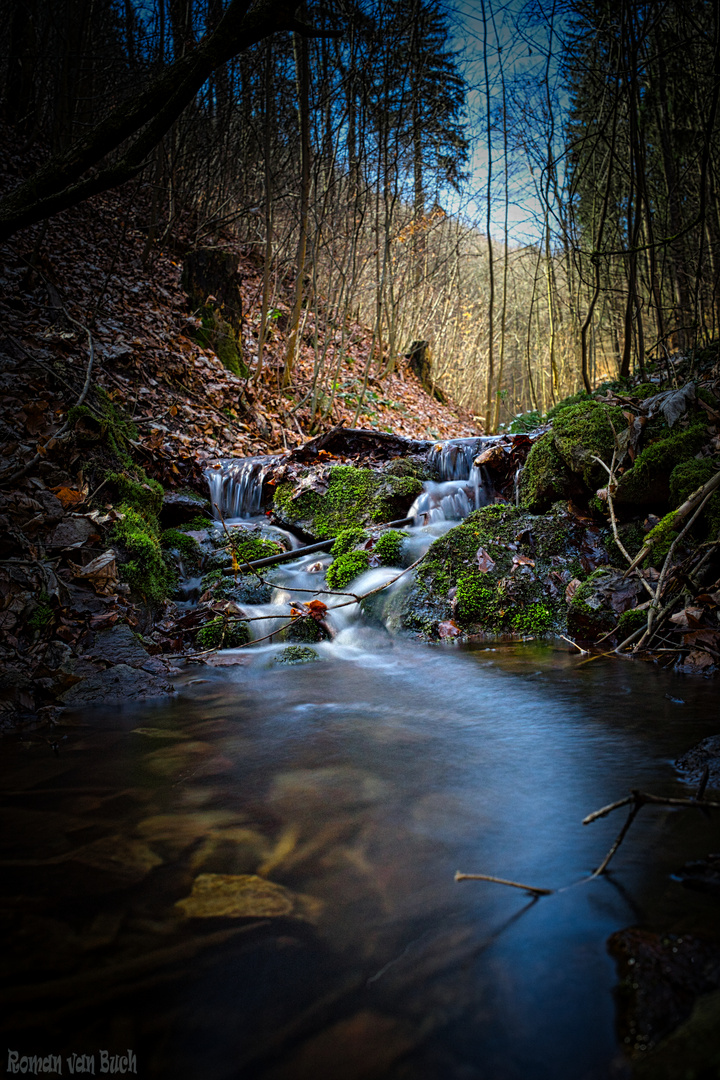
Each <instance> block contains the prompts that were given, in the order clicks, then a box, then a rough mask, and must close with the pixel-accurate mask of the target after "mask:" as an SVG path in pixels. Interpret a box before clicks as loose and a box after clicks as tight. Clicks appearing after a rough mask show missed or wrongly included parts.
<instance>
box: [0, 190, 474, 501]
mask: <svg viewBox="0 0 720 1080" xmlns="http://www.w3.org/2000/svg"><path fill="white" fill-rule="evenodd" d="M9 179H10V177H9V176H8V175H7V174H6V176H5V177H3V178H2V180H3V181H4V183H2V187H7V186H10V185H9V184H8V180H9ZM129 195H130V196H132V195H133V192H128V191H127V190H125V189H123V190H121V191H119V192H109V193H107V194H106V195H103V196H99V197H97V198H95V199H93V200H91V201H90V202H88V203H85V204H83V205H82V206H80V207H78V208H76V209H74V210H72V211H69V212H67V213H65V214H61V215H59V216H58V217H56V218H53V219H51V220H50V221H49V222H47V223H46V225H45V226H42V227H36V228H34V229H32V230H27V232H26V233H23V234H21V235H20V236H19V237H18V238H17V239H16V240H14V241H13V243H12V245H11V246H6V247H5V248H3V249H2V277H1V279H0V280H1V283H2V288H3V294H4V295H3V300H2V305H1V307H0V310H2V314H3V323H4V333H3V335H2V341H1V343H0V348H1V349H2V351H3V354H4V355H5V357H7V358H8V359H9V361H10V363H11V365H17V368H16V370H13V371H12V375H11V377H10V381H8V379H7V376H6V379H5V385H4V387H3V389H4V391H5V394H6V400H5V412H6V415H5V424H6V425H7V427H5V428H3V430H2V436H1V454H2V460H0V470H2V471H3V472H5V471H6V470H7V469H10V468H11V467H12V466H15V467H17V465H18V464H20V463H24V459H28V458H31V457H32V456H33V455H34V454H35V453H36V450H37V445H38V443H39V444H41V445H42V444H43V443H45V442H46V441H47V440H48V439H50V438H51V437H52V435H53V434H54V431H55V430H56V429H57V427H58V426H60V425H61V424H62V422H63V420H64V415H65V413H64V411H63V410H64V409H65V407H66V406H69V405H72V403H73V402H72V394H65V393H63V392H62V389H61V388H60V387H58V386H57V385H53V386H52V388H51V387H50V386H49V385H48V381H47V376H48V375H50V376H52V370H53V369H54V370H55V372H56V373H57V375H58V376H60V375H62V374H63V373H65V374H66V375H69V376H70V377H69V380H68V381H69V382H71V383H75V382H78V383H79V385H80V386H82V382H83V379H84V373H85V370H86V367H87V363H88V359H89V348H88V345H89V337H90V335H92V340H93V346H94V362H93V370H92V373H91V378H92V384H93V386H94V387H96V388H100V389H102V390H105V391H106V392H107V395H108V397H109V398H110V400H111V401H113V402H115V403H116V404H117V405H119V406H121V407H122V410H123V411H124V413H125V415H126V416H127V417H128V418H130V419H132V421H133V423H134V424H135V425H136V426H137V428H138V439H137V445H136V447H135V450H136V452H137V454H139V455H140V456H141V458H142V460H143V464H144V466H145V468H146V469H147V471H148V473H150V474H151V475H153V476H156V478H157V479H158V480H160V481H161V482H162V483H163V484H164V485H167V486H170V487H173V486H178V485H182V484H188V483H191V484H193V485H197V484H198V483H200V484H201V483H202V480H201V473H202V469H203V467H204V465H205V464H206V463H207V461H209V460H212V459H214V458H217V457H243V456H248V455H252V454H264V453H271V452H276V451H282V450H283V449H288V448H293V447H294V446H297V445H299V444H301V443H302V442H303V441H304V440H305V439H307V438H309V437H310V436H311V435H314V434H317V433H318V430H322V429H323V428H325V427H328V428H329V427H332V426H333V425H336V424H338V423H345V424H346V425H347V426H356V427H363V428H371V429H377V430H381V431H392V432H394V433H396V434H399V435H405V436H409V437H411V438H421V439H439V438H449V437H451V436H462V435H476V434H479V433H480V431H479V429H478V428H477V426H476V425H475V424H474V422H473V419H472V417H471V416H469V415H468V414H467V413H466V412H464V411H463V410H461V409H459V408H457V407H455V406H452V405H450V404H447V405H446V404H441V403H440V402H439V401H437V400H435V399H434V398H433V397H431V396H430V395H428V394H427V393H426V392H425V391H424V390H423V388H422V386H421V384H420V381H419V379H418V378H417V377H416V376H415V375H414V374H413V373H412V372H411V371H410V370H409V367H408V364H407V361H406V359H405V358H404V357H401V358H400V360H399V363H398V369H397V370H396V371H395V372H394V373H393V374H392V375H389V376H387V377H385V378H383V379H382V380H381V379H379V378H378V377H377V374H378V373H377V366H378V365H377V361H376V360H375V359H373V361H372V363H371V365H370V368H371V370H370V373H369V379H368V389H367V393H366V395H365V400H364V402H363V404H362V406H361V409H360V412H359V416H358V417H357V421H355V422H354V423H353V421H354V417H355V410H356V402H357V393H358V390H359V388H360V387H361V384H362V382H363V375H364V371H365V367H366V365H367V362H368V357H369V352H370V349H371V346H372V331H371V328H369V327H367V326H364V325H361V324H360V323H355V324H352V325H348V326H347V327H346V344H345V348H344V355H343V358H342V365H341V369H340V371H339V375H338V379H337V380H336V385H337V389H336V394H335V400H334V402H333V406H332V411H331V412H329V413H328V415H327V416H325V417H323V419H322V421H321V423H320V425H319V426H315V427H313V426H312V424H313V420H312V417H311V416H310V407H309V401H307V400H306V399H307V397H308V391H309V388H310V386H311V383H312V377H313V368H314V364H315V358H316V357H315V348H314V340H315V334H316V327H315V324H314V319H313V316H312V315H309V316H308V317H307V318H306V320H305V323H304V327H303V333H302V339H301V344H300V347H299V350H298V357H297V363H296V366H295V370H294V373H293V378H292V382H291V384H290V385H289V386H288V387H286V388H282V387H281V385H280V384H281V374H282V368H283V365H284V358H285V351H286V345H287V340H286V330H285V327H286V324H287V322H288V315H289V311H290V304H291V302H292V289H293V287H294V281H293V280H291V279H290V278H285V279H282V278H279V279H278V278H276V280H275V281H274V294H273V297H272V303H271V305H270V307H271V311H272V312H273V315H274V318H273V319H272V320H271V331H270V334H269V338H268V340H267V341H266V345H265V355H264V364H263V374H262V379H261V381H260V384H259V385H257V386H255V385H253V382H252V380H253V374H254V363H255V361H256V358H257V348H258V335H259V323H260V309H261V297H262V261H261V259H258V257H257V256H256V255H253V249H252V248H248V247H244V246H242V245H239V244H237V243H233V242H232V240H230V239H229V238H228V237H221V238H218V240H217V243H218V244H219V245H220V246H222V247H223V249H225V250H232V251H235V253H236V254H237V256H238V266H239V274H240V277H241V279H242V286H241V289H242V300H243V325H242V330H241V336H242V352H243V358H244V360H245V362H246V363H247V365H248V367H249V375H248V378H245V379H243V378H239V377H238V376H236V375H234V374H233V373H232V372H231V371H229V370H227V369H226V368H225V367H224V366H223V364H222V363H221V361H220V360H219V359H218V357H217V355H216V354H215V352H214V351H213V350H212V349H211V348H203V346H202V345H201V344H199V343H198V341H197V340H196V338H195V335H196V333H197V330H198V328H199V323H200V320H199V319H198V318H197V315H196V313H193V312H192V311H191V310H190V309H189V305H188V298H187V296H186V294H185V293H184V291H183V289H182V287H181V284H180V278H181V271H182V253H177V252H172V251H163V250H162V249H160V248H158V249H157V250H153V251H152V252H151V254H150V257H149V258H148V259H147V260H146V262H145V263H143V251H144V247H145V241H146V227H143V226H145V224H146V221H147V218H148V216H149V207H148V206H147V203H146V200H141V201H135V202H133V203H132V204H131V202H130V198H129ZM186 241H187V244H188V245H190V243H191V238H190V237H189V236H188V237H186ZM203 246H212V244H211V242H209V241H207V240H206V241H205V242H204V245H203ZM258 262H260V265H258ZM317 338H318V345H319V349H323V347H325V346H326V345H327V358H326V363H327V367H328V369H331V368H333V367H334V366H336V365H337V363H338V359H339V357H338V352H339V347H340V339H341V331H340V329H339V328H333V327H331V326H325V325H322V324H321V325H318V326H317ZM52 381H53V382H55V383H56V382H57V380H52ZM43 402H47V404H46V405H45V406H43V404H42V403H43ZM303 403H304V404H303ZM28 407H29V411H28ZM78 464H81V463H80V462H79V461H78ZM79 484H80V485H81V484H82V480H80V481H79Z"/></svg>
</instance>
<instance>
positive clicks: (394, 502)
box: [273, 465, 422, 540]
mask: <svg viewBox="0 0 720 1080" xmlns="http://www.w3.org/2000/svg"><path fill="white" fill-rule="evenodd" d="M294 491H295V488H294V486H293V484H291V483H288V482H285V483H281V484H278V486H277V488H276V489H275V498H274V503H273V506H274V510H275V514H276V517H277V518H278V520H279V521H280V522H281V523H283V524H285V525H290V526H295V527H296V528H299V529H301V530H302V531H303V532H305V533H306V534H307V535H308V536H312V537H316V538H317V539H319V540H324V539H326V538H328V537H331V536H337V535H338V534H339V533H341V532H343V531H344V530H347V529H363V528H366V527H367V526H368V525H371V524H374V523H380V522H384V521H392V520H394V519H397V518H400V517H404V516H405V514H406V513H407V511H408V509H409V508H410V506H411V504H412V502H413V501H414V499H415V498H416V497H417V496H418V495H419V494H420V492H421V491H422V482H421V481H420V480H418V479H417V477H414V476H392V475H383V474H382V473H377V472H374V471H373V470H372V469H358V468H355V466H354V465H335V466H334V467H333V468H331V469H330V471H329V474H328V478H327V487H326V489H325V490H324V491H312V490H305V491H302V492H301V493H300V494H299V495H298V496H297V497H296V498H294V497H293V493H294Z"/></svg>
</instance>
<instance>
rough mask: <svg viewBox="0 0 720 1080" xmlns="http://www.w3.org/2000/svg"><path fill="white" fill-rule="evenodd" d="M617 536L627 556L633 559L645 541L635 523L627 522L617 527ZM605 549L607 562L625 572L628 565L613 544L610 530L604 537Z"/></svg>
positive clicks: (639, 527) (637, 523)
mask: <svg viewBox="0 0 720 1080" xmlns="http://www.w3.org/2000/svg"><path fill="white" fill-rule="evenodd" d="M618 536H619V537H620V540H621V541H622V543H623V545H624V547H625V549H626V550H627V552H628V554H630V555H632V556H633V557H634V556H635V555H637V553H638V551H640V549H641V548H642V546H643V544H644V543H645V539H646V537H645V533H644V532H643V530H642V526H641V525H640V524H639V522H637V521H628V522H625V523H624V524H620V525H618ZM605 548H606V549H607V553H608V561H609V562H610V564H611V565H612V566H616V567H617V568H618V569H619V570H626V569H627V565H628V562H627V559H626V558H625V556H624V555H623V553H622V551H621V550H620V548H619V547H618V546H617V544H616V543H615V537H614V536H613V534H612V532H611V531H610V530H608V534H607V536H606V537H605Z"/></svg>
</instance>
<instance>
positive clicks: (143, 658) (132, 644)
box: [87, 623, 150, 668]
mask: <svg viewBox="0 0 720 1080" xmlns="http://www.w3.org/2000/svg"><path fill="white" fill-rule="evenodd" d="M87 653H88V655H89V656H91V657H92V658H93V660H107V661H108V662H109V663H111V664H128V665H129V666H130V667H136V668H141V667H143V666H144V665H145V664H147V662H148V660H149V659H150V657H149V656H148V654H147V652H146V650H145V649H144V648H143V647H142V645H141V644H140V642H139V641H138V639H137V638H136V637H135V634H133V632H132V630H131V629H130V627H129V626H128V625H127V623H120V624H118V625H117V626H113V627H112V628H111V629H110V630H103V631H102V632H101V633H99V634H97V636H96V638H95V643H94V644H93V645H92V646H91V648H89V649H88V650H87Z"/></svg>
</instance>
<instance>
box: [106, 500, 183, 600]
mask: <svg viewBox="0 0 720 1080" xmlns="http://www.w3.org/2000/svg"><path fill="white" fill-rule="evenodd" d="M118 510H119V512H120V513H121V514H123V519H122V521H118V522H117V523H116V525H115V527H114V528H113V531H112V533H111V539H112V540H113V541H114V542H115V543H116V544H118V545H119V546H120V547H121V549H122V550H123V551H124V553H125V555H126V556H127V561H126V562H125V563H122V564H121V565H120V567H119V571H120V577H121V578H122V580H123V581H126V582H127V583H128V585H129V586H130V588H131V589H133V590H134V591H135V592H138V593H141V594H142V595H144V596H145V597H146V598H147V599H148V600H150V601H152V602H154V603H159V602H160V601H162V600H164V599H165V598H166V597H167V596H168V595H169V594H170V592H171V591H172V589H173V588H174V586H175V582H176V575H175V572H174V570H173V569H172V568H171V567H170V566H168V564H167V563H166V562H165V559H164V557H163V552H162V547H161V545H160V537H159V530H158V527H157V524H155V523H153V522H152V521H148V520H147V518H145V517H144V516H143V515H142V514H141V513H139V512H138V511H137V510H135V509H134V508H133V507H132V506H129V505H128V504H127V503H123V504H121V505H120V506H119V507H118Z"/></svg>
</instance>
